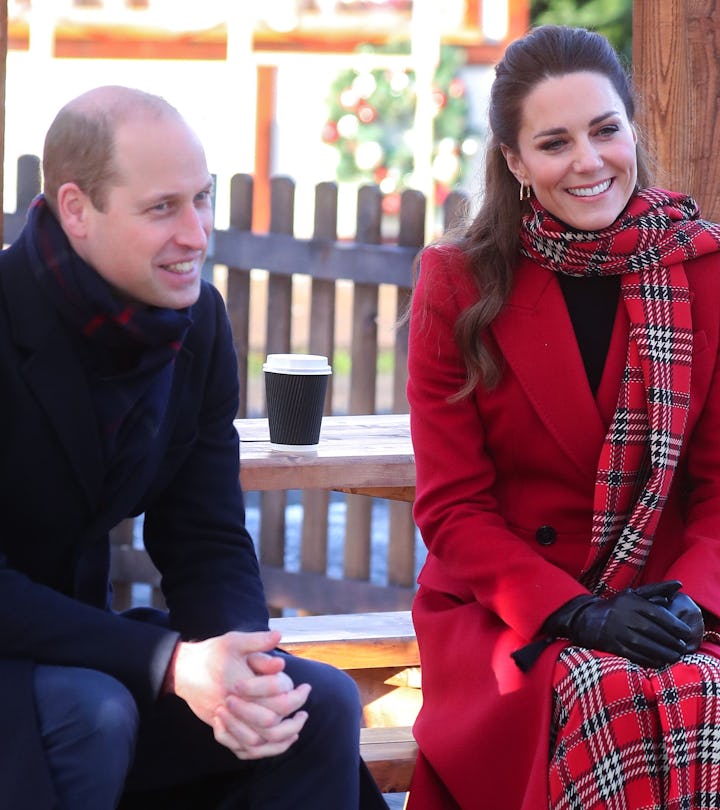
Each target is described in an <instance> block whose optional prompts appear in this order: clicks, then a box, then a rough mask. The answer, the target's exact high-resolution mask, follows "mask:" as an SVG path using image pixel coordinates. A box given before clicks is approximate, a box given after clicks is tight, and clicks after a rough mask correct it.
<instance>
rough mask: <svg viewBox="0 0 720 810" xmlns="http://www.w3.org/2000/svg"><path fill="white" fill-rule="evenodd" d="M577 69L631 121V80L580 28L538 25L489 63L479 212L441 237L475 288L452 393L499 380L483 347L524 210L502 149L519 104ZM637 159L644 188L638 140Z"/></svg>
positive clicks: (517, 120)
mask: <svg viewBox="0 0 720 810" xmlns="http://www.w3.org/2000/svg"><path fill="white" fill-rule="evenodd" d="M578 72H592V73H599V74H601V75H603V76H606V77H607V78H608V79H609V80H610V82H611V83H612V85H613V87H614V89H615V92H616V93H617V94H618V96H619V97H620V99H621V100H622V102H623V104H624V106H625V112H626V113H627V117H628V120H629V121H630V122H631V123H633V122H634V119H635V106H636V104H635V94H634V90H633V88H632V84H631V80H630V77H629V75H628V73H627V72H626V70H625V68H624V67H623V65H622V64H621V62H620V59H619V58H618V56H617V54H616V53H615V51H614V50H613V48H612V46H611V45H610V43H609V42H608V41H607V39H605V37H603V36H602V35H600V34H597V33H594V32H591V31H587V30H585V29H583V28H568V27H564V26H541V27H539V28H536V29H534V30H533V31H531V32H530V33H529V34H527V35H526V36H525V37H523V38H522V39H518V40H516V41H515V42H513V43H511V44H510V45H509V46H508V48H507V50H506V51H505V54H504V56H503V58H502V60H501V61H500V63H499V64H498V65H497V66H496V68H495V80H494V82H493V85H492V89H491V91H490V106H489V124H490V132H491V136H490V141H489V143H488V146H487V151H486V159H485V184H484V189H483V194H482V200H481V205H480V209H479V211H478V213H477V214H476V215H475V218H474V219H473V220H472V221H471V222H470V223H469V224H468V225H466V226H464V227H460V228H454V229H453V231H452V232H450V233H448V234H447V235H446V236H445V237H444V238H443V239H442V240H440V241H441V242H445V243H448V242H450V243H452V244H455V245H457V246H458V247H459V248H460V249H461V250H462V251H463V252H464V253H465V254H466V256H467V258H468V263H467V266H468V268H469V272H470V273H471V274H472V276H473V277H474V280H475V283H476V285H477V288H478V300H477V302H476V303H475V304H473V305H472V306H471V307H469V308H468V309H466V310H465V311H464V312H462V313H461V315H460V317H459V318H458V320H457V322H456V324H455V337H456V340H457V343H458V346H459V348H460V351H461V352H462V355H463V358H464V361H465V366H466V368H467V379H466V383H465V385H464V386H463V387H462V389H461V390H460V391H459V392H458V393H457V398H460V397H463V396H466V395H468V394H469V393H470V392H471V391H472V390H473V389H474V388H475V387H476V386H477V385H478V384H480V383H482V384H483V385H484V386H485V387H487V388H493V387H494V386H495V385H497V383H498V382H499V380H500V377H501V368H500V366H499V364H498V360H497V359H496V358H495V357H494V356H493V355H492V354H491V352H490V351H489V350H488V347H487V345H486V344H485V341H484V339H483V335H484V332H485V330H486V329H487V327H488V325H489V324H490V323H492V321H493V320H494V319H495V318H496V317H497V315H498V313H499V312H500V310H501V309H502V308H503V305H504V304H505V302H506V301H507V298H508V296H509V295H510V291H511V290H512V284H513V276H514V271H515V267H516V265H517V262H518V256H519V253H518V248H519V239H520V228H521V222H522V217H523V215H524V214H526V213H527V211H528V203H527V202H526V201H521V200H520V188H519V185H518V182H517V180H516V179H515V177H514V176H513V175H512V173H511V172H510V170H509V169H508V166H507V163H506V162H505V158H504V157H503V154H502V151H501V147H502V146H507V147H509V148H510V149H512V150H514V151H517V147H518V142H517V138H518V132H519V130H520V126H521V123H522V109H523V104H524V101H525V99H526V98H527V96H528V94H529V93H530V92H531V91H532V90H533V89H534V88H535V86H536V85H537V84H538V83H540V82H542V81H543V80H545V79H547V78H550V77H556V76H564V75H567V74H569V73H578ZM637 159H638V187H644V186H647V185H649V183H650V167H649V160H648V157H647V154H646V151H645V149H644V148H643V146H642V144H641V139H640V137H638V149H637Z"/></svg>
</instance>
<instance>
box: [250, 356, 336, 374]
mask: <svg viewBox="0 0 720 810" xmlns="http://www.w3.org/2000/svg"><path fill="white" fill-rule="evenodd" d="M263 371H272V372H275V374H332V368H331V367H330V366H329V364H328V359H327V357H323V355H321V354H269V355H268V356H267V359H266V360H265V362H264V363H263Z"/></svg>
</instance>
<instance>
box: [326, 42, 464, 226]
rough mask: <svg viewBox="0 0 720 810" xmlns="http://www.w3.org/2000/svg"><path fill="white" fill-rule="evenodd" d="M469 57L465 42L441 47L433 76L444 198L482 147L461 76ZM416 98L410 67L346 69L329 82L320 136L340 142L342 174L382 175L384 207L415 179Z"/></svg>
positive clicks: (377, 179) (437, 176) (437, 172)
mask: <svg viewBox="0 0 720 810" xmlns="http://www.w3.org/2000/svg"><path fill="white" fill-rule="evenodd" d="M364 50H365V52H368V51H371V52H374V53H378V52H380V50H379V49H376V48H373V49H371V48H366V49H364ZM395 52H396V53H397V51H395ZM463 63H464V54H463V51H462V50H461V49H459V48H452V47H447V46H446V47H443V48H442V49H441V52H440V60H439V64H438V68H437V70H436V73H435V78H434V82H433V101H434V104H435V110H436V112H435V118H434V121H433V138H434V147H433V158H432V161H433V162H432V174H433V179H434V181H435V198H436V201H437V202H438V203H442V201H443V200H444V199H445V197H446V196H447V194H448V193H449V191H450V190H451V189H452V188H453V186H455V185H456V184H457V183H459V182H460V181H461V180H462V179H463V176H464V174H465V171H466V169H467V164H468V163H469V158H470V157H472V155H473V154H474V153H475V152H476V151H477V148H478V141H477V138H476V137H474V133H473V132H472V131H471V129H470V127H469V125H468V106H467V98H466V88H465V84H464V82H463V81H462V79H461V78H460V77H459V76H458V71H459V70H460V68H461V67H462V65H463ZM415 103H416V88H415V73H414V71H412V70H409V69H405V70H400V69H390V68H377V69H374V70H368V71H365V72H359V71H357V70H346V71H343V72H342V73H341V74H340V75H339V76H338V77H337V78H336V79H335V81H334V82H333V83H332V85H331V88H330V95H329V98H328V100H327V105H328V119H327V121H326V123H325V126H324V127H323V131H322V139H323V141H324V142H325V143H327V144H330V145H332V146H333V147H334V148H335V149H336V150H337V169H336V173H337V179H338V180H340V181H349V180H353V181H364V182H373V183H377V184H378V185H379V186H380V189H381V191H383V193H384V207H385V210H386V211H394V210H396V209H397V206H398V205H399V196H400V193H401V192H402V191H403V190H404V189H405V188H408V187H412V186H413V180H412V171H413V148H412V134H413V124H414V115H415Z"/></svg>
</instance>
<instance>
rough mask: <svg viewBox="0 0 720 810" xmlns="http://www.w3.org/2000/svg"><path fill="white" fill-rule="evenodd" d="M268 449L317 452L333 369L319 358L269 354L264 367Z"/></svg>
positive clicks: (326, 360)
mask: <svg viewBox="0 0 720 810" xmlns="http://www.w3.org/2000/svg"><path fill="white" fill-rule="evenodd" d="M263 371H264V372H265V399H266V403H267V415H268V425H269V427H270V446H271V447H272V448H274V449H275V450H292V451H295V452H308V451H314V450H316V449H317V445H318V442H319V441H320V427H321V426H322V416H323V410H324V407H325V393H326V391H327V383H328V377H329V375H330V374H332V368H331V367H330V365H329V364H328V359H327V357H323V356H322V355H319V354H269V355H268V356H267V358H266V360H265V363H263Z"/></svg>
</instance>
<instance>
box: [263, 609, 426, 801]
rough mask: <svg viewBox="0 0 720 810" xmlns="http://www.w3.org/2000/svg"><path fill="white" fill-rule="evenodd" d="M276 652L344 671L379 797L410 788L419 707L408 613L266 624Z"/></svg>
mask: <svg viewBox="0 0 720 810" xmlns="http://www.w3.org/2000/svg"><path fill="white" fill-rule="evenodd" d="M270 625H271V627H273V628H275V629H277V630H280V632H281V633H282V640H281V642H280V646H281V647H282V648H283V649H284V650H287V651H288V652H291V653H293V654H294V655H298V656H302V657H303V658H313V659H315V660H317V661H324V662H326V663H328V664H332V665H333V666H336V667H338V668H339V669H343V670H345V671H347V673H348V674H349V675H350V676H352V678H353V679H354V680H355V682H356V683H357V685H358V689H359V691H360V700H361V702H362V706H363V728H362V729H361V731H360V753H361V755H362V757H363V759H364V760H365V762H366V763H367V765H368V768H369V769H370V771H371V773H372V774H373V777H374V778H375V781H376V782H377V784H378V786H379V787H380V789H381V790H382V792H383V793H403V792H405V791H407V790H409V788H410V779H411V777H412V772H413V768H414V765H415V756H416V754H417V744H416V743H415V740H414V738H413V736H412V724H413V722H414V721H415V717H416V716H417V713H418V710H419V709H420V705H421V702H422V696H421V692H420V656H419V653H418V647H417V641H416V639H415V631H414V629H413V625H412V619H411V617H410V612H409V611H396V612H390V613H355V614H342V615H333V616H288V617H282V618H274V619H271V620H270Z"/></svg>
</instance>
